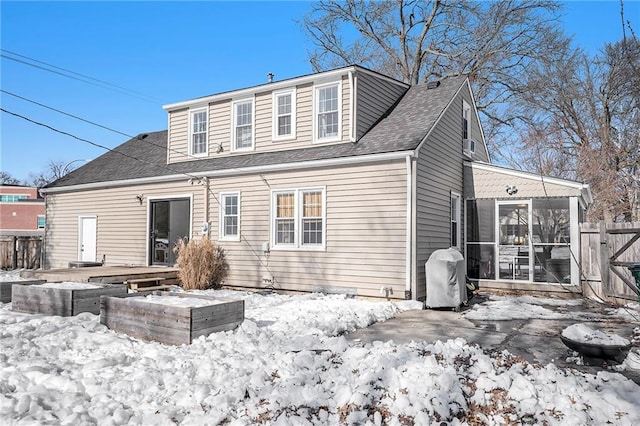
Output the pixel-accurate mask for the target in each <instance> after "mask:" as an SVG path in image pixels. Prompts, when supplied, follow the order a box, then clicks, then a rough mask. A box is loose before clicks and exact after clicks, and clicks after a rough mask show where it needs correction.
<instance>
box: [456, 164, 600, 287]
mask: <svg viewBox="0 0 640 426" xmlns="http://www.w3.org/2000/svg"><path fill="white" fill-rule="evenodd" d="M465 166H466V167H465V209H464V210H465V258H466V262H467V275H468V276H469V278H471V279H473V280H477V281H479V282H480V286H481V287H485V288H487V287H498V288H516V289H527V288H530V289H532V290H535V289H541V285H556V286H558V287H562V288H566V287H568V286H575V289H578V288H579V286H580V276H579V271H580V269H579V262H580V259H579V252H580V249H579V247H580V241H579V240H580V229H579V224H580V223H581V222H582V221H583V218H584V210H585V208H586V207H587V206H588V204H589V203H590V202H591V195H590V191H589V187H588V186H587V185H584V184H582V183H578V182H573V181H568V180H563V179H555V178H549V177H542V176H540V175H536V174H532V173H526V172H521V171H516V170H512V169H507V168H502V167H498V166H494V165H490V164H486V163H476V162H470V163H467V164H465Z"/></svg>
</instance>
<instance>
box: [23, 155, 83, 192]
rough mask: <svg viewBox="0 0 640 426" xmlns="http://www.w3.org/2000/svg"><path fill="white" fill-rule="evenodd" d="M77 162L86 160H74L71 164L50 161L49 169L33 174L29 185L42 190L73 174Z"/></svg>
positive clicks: (30, 176)
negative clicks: (49, 184)
mask: <svg viewBox="0 0 640 426" xmlns="http://www.w3.org/2000/svg"><path fill="white" fill-rule="evenodd" d="M76 161H84V160H74V161H71V162H64V161H53V160H52V161H49V165H48V168H47V169H46V170H43V171H41V172H38V173H31V174H30V175H29V180H28V182H29V184H30V185H32V186H35V187H37V188H42V187H43V186H45V185H47V184H48V183H51V182H53V181H54V180H57V179H60V178H61V177H63V176H65V175H67V174H69V173H71V172H72V171H74V170H75V169H76V167H74V164H73V163H75V162H76Z"/></svg>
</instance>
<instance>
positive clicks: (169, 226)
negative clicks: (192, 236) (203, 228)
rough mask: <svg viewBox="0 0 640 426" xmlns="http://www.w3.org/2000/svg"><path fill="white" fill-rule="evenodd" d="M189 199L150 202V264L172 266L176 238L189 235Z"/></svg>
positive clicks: (174, 258) (174, 256)
mask: <svg viewBox="0 0 640 426" xmlns="http://www.w3.org/2000/svg"><path fill="white" fill-rule="evenodd" d="M190 210H191V201H190V200H189V199H188V198H181V199H175V200H161V201H152V202H151V223H150V224H149V239H150V241H149V249H150V253H149V258H150V259H151V261H150V263H151V264H152V265H164V266H168V265H169V266H172V265H174V264H175V263H176V254H175V253H174V251H173V248H174V247H175V245H176V243H177V242H178V240H180V239H182V238H185V237H186V238H188V237H189V229H190V226H191V220H190Z"/></svg>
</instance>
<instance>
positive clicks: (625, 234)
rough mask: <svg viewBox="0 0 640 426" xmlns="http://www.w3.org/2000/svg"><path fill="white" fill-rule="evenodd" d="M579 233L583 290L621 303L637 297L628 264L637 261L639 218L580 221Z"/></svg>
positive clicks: (634, 282)
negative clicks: (630, 221) (605, 221)
mask: <svg viewBox="0 0 640 426" xmlns="http://www.w3.org/2000/svg"><path fill="white" fill-rule="evenodd" d="M580 236H581V238H580V245H581V253H580V255H581V256H580V259H581V269H582V270H581V280H582V289H583V294H584V295H585V296H597V297H599V298H601V299H604V300H605V301H608V302H617V303H622V304H624V303H628V302H629V301H632V300H634V301H637V300H639V299H638V288H637V286H636V281H635V279H634V277H633V276H632V275H631V271H629V268H628V266H630V265H632V264H634V263H640V222H635V223H606V224H605V223H604V222H599V223H583V224H581V225H580Z"/></svg>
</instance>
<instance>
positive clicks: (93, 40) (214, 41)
mask: <svg viewBox="0 0 640 426" xmlns="http://www.w3.org/2000/svg"><path fill="white" fill-rule="evenodd" d="M309 8H310V3H309V2H303V1H283V2H273V1H261V2H214V1H204V2H28V1H27V2H11V1H4V0H3V1H2V2H0V17H1V22H0V24H1V25H0V26H1V33H0V36H1V38H0V44H1V46H2V49H5V50H7V51H11V52H15V53H18V54H20V55H25V56H28V57H30V58H34V59H37V60H39V61H42V62H45V63H48V64H53V65H56V66H58V67H61V68H65V69H67V70H71V71H73V72H76V73H79V74H83V75H86V76H89V77H92V78H94V79H98V80H102V81H104V82H108V83H111V84H114V85H117V86H120V87H122V88H126V89H128V91H135V92H138V93H139V94H141V95H136V94H131V93H130V92H127V93H128V94H125V93H122V91H117V90H109V89H106V88H104V87H99V86H98V85H102V86H104V84H103V83H98V82H94V83H96V84H97V85H90V84H87V83H84V82H80V81H77V80H73V79H69V78H66V77H63V76H60V75H56V74H53V73H49V72H45V71H43V70H40V69H37V68H33V67H29V66H26V65H24V64H21V63H17V62H15V61H11V60H7V59H5V58H2V60H1V62H0V75H1V79H0V83H1V86H2V89H3V90H6V91H9V92H12V93H15V94H18V95H20V96H23V97H25V98H29V99H32V100H35V101H37V102H40V103H42V104H46V105H48V106H51V107H54V108H57V109H59V110H62V111H65V112H68V113H71V114H74V115H77V116H80V117H83V118H85V119H88V120H91V121H94V122H96V123H99V124H101V125H103V126H106V127H110V128H112V129H115V130H118V131H119V132H122V133H125V134H127V135H136V134H138V133H143V132H149V131H154V130H163V129H166V127H167V116H166V112H165V111H164V110H163V109H162V105H163V104H167V103H171V102H176V101H182V100H187V99H191V98H195V97H199V96H204V95H209V94H212V93H218V92H222V91H227V90H233V89H238V88H242V87H247V86H253V85H256V84H261V83H264V82H266V74H267V73H268V72H273V73H274V74H275V76H276V77H275V78H276V79H284V78H289V77H295V76H298V75H302V74H308V73H310V72H312V69H311V66H310V65H309V62H308V60H307V57H308V56H307V50H308V49H310V48H311V45H310V43H309V42H308V40H306V38H305V35H304V34H303V32H302V30H301V29H300V26H299V25H298V24H297V22H296V21H297V20H299V19H301V18H302V16H303V15H304V14H305V13H306V12H307V11H308V10H309ZM625 17H626V19H629V20H631V22H632V25H633V27H634V30H635V31H636V33H640V1H638V0H633V1H631V0H626V1H625ZM564 26H565V29H566V31H567V32H568V33H569V34H574V35H575V43H576V44H577V45H579V46H581V47H583V48H585V49H588V50H592V51H593V50H597V49H599V48H600V47H602V45H603V44H604V43H605V42H607V41H615V40H618V39H620V38H621V24H620V3H619V1H617V0H611V1H598V2H596V1H580V2H578V1H575V2H573V1H572V2H567V3H565V18H564ZM14 57H15V56H14ZM0 103H1V104H2V107H3V108H5V109H7V110H10V111H13V112H16V113H19V114H21V115H23V116H26V117H29V118H32V119H34V120H37V121H40V122H42V123H46V124H48V125H51V126H53V127H55V128H57V129H60V130H63V131H66V132H69V133H72V134H74V135H76V136H78V137H81V138H85V139H88V140H90V141H93V142H96V143H98V144H101V145H105V146H108V147H111V148H113V147H115V146H117V145H119V144H120V143H122V142H124V141H125V140H127V139H128V138H127V137H126V136H123V135H122V134H117V133H114V132H111V131H107V130H105V129H100V128H98V127H95V126H92V125H89V124H86V123H82V122H80V121H77V120H74V119H71V118H69V117H65V116H63V115H60V114H57V113H55V112H52V111H49V110H46V109H43V108H41V107H38V106H36V105H32V104H29V103H27V102H25V101H23V100H19V99H16V98H14V97H11V96H8V95H6V94H4V93H2V94H0ZM0 127H1V130H0V136H1V141H0V168H1V169H2V170H3V171H7V172H9V173H10V174H11V175H13V176H14V177H16V178H18V179H26V178H28V177H29V174H30V173H32V172H33V173H35V172H39V171H41V170H44V169H46V168H47V164H48V163H49V161H50V160H54V161H64V162H71V161H74V160H84V159H92V158H95V157H97V156H99V155H101V154H102V153H104V150H102V149H99V148H96V147H93V146H91V145H89V144H87V143H85V142H80V141H78V140H75V139H73V138H71V137H69V136H64V135H61V134H58V133H55V132H53V131H51V130H48V129H46V128H43V127H40V126H37V125H34V124H32V123H29V122H27V121H24V120H22V119H19V118H17V117H14V116H11V115H7V114H5V113H1V114H0ZM82 164H83V161H77V162H75V163H74V165H75V166H79V165H82Z"/></svg>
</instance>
